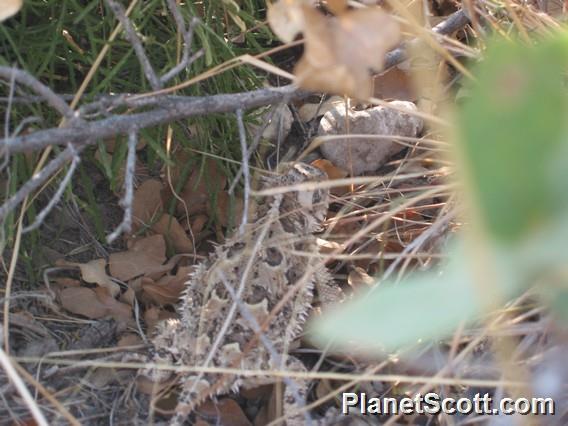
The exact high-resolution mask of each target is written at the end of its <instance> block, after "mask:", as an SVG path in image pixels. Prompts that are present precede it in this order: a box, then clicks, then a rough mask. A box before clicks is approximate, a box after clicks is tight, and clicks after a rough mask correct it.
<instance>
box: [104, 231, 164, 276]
mask: <svg viewBox="0 0 568 426" xmlns="http://www.w3.org/2000/svg"><path fill="white" fill-rule="evenodd" d="M165 260H166V242H165V240H164V237H163V236H162V235H152V236H150V237H145V238H140V239H136V240H134V241H133V242H132V244H131V247H130V248H129V250H128V251H122V252H119V253H112V254H111V255H110V257H109V259H108V263H109V268H110V273H111V275H112V276H113V277H115V278H118V279H119V280H122V281H128V280H130V279H132V278H134V277H137V276H141V275H145V274H146V273H149V272H151V271H154V270H155V269H156V268H158V267H161V266H163V263H164V262H165Z"/></svg>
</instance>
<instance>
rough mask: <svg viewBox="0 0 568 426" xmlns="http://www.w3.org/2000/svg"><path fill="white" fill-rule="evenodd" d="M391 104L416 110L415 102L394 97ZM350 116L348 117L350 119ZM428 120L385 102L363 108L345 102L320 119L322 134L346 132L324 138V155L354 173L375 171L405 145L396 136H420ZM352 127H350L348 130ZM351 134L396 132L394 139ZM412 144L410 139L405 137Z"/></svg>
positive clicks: (391, 133)
mask: <svg viewBox="0 0 568 426" xmlns="http://www.w3.org/2000/svg"><path fill="white" fill-rule="evenodd" d="M389 104H391V105H393V106H396V107H397V108H405V109H408V110H409V111H416V110H417V108H416V105H414V104H413V103H412V102H406V101H393V102H389ZM346 116H347V120H346ZM423 127H424V121H423V120H422V119H421V118H419V117H417V116H415V115H410V114H406V113H403V112H400V111H398V110H395V109H392V108H388V107H385V106H376V107H373V108H369V109H366V110H363V111H353V110H349V114H347V113H346V109H345V104H341V105H336V106H335V107H334V108H333V109H332V110H330V111H328V112H326V113H325V114H324V116H323V118H322V119H321V121H320V125H319V130H318V135H319V136H331V135H345V137H342V138H339V139H333V140H330V141H327V142H324V143H323V144H322V146H321V151H322V153H323V156H324V157H325V158H327V159H328V160H329V161H331V162H332V163H333V164H335V165H336V166H337V167H340V168H342V169H344V170H347V171H349V172H353V175H354V176H359V175H362V174H363V173H366V172H374V171H376V170H378V169H379V168H380V167H381V166H382V165H384V164H385V163H386V162H387V161H388V160H389V159H390V158H391V157H392V156H393V155H395V154H397V153H398V152H400V151H402V150H403V149H404V148H405V146H404V145H403V144H400V143H397V142H396V141H395V139H396V136H404V137H417V136H418V135H419V134H420V132H421V131H422V128H423ZM347 129H348V130H347ZM347 133H349V134H351V135H392V136H393V138H392V139H390V138H389V139H383V138H380V139H379V138H373V137H369V138H365V137H363V138H362V137H352V138H350V137H348V136H347ZM405 143H406V144H408V143H409V142H408V141H405Z"/></svg>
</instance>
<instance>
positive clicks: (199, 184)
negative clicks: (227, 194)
mask: <svg viewBox="0 0 568 426" xmlns="http://www.w3.org/2000/svg"><path fill="white" fill-rule="evenodd" d="M178 157H179V158H176V165H175V166H174V167H172V170H171V175H172V184H173V187H174V188H177V187H178V184H179V183H180V182H179V179H181V173H182V170H183V165H184V163H185V162H186V161H187V158H188V155H187V154H183V152H182V153H180V154H179V156H178ZM226 184H227V178H226V177H225V176H223V175H222V173H220V171H219V169H218V167H217V164H216V163H215V161H213V160H207V162H206V165H205V167H204V168H203V170H202V169H201V167H200V166H199V165H197V166H196V167H195V168H194V169H193V170H192V171H191V173H190V175H189V177H188V178H187V181H185V182H184V183H183V188H182V190H181V191H180V193H179V194H178V195H179V197H180V198H181V199H182V200H183V202H181V201H179V200H178V201H177V204H176V215H181V216H178V217H186V214H187V215H189V216H193V215H195V214H199V213H206V212H207V208H208V207H207V206H208V203H209V201H210V199H211V194H214V193H217V192H219V191H221V190H222V189H223V188H224V187H225V185H226ZM163 192H164V194H163V198H164V200H165V201H164V202H165V204H166V205H167V202H169V200H170V199H171V197H173V195H172V194H171V188H169V186H168V187H166V188H165V190H164V191H163Z"/></svg>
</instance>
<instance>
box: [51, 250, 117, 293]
mask: <svg viewBox="0 0 568 426" xmlns="http://www.w3.org/2000/svg"><path fill="white" fill-rule="evenodd" d="M57 265H58V266H76V267H78V268H79V269H80V270H81V277H82V278H83V281H85V282H87V283H90V284H97V285H99V286H101V287H104V288H106V289H108V291H109V292H110V294H111V295H112V296H113V297H114V296H116V295H117V294H118V293H119V292H120V286H119V285H118V284H117V283H115V282H113V281H112V279H111V277H109V276H108V275H107V273H106V270H105V267H106V261H105V260H104V259H95V260H91V261H90V262H87V263H75V262H67V261H65V260H63V259H62V260H61V261H58V262H57Z"/></svg>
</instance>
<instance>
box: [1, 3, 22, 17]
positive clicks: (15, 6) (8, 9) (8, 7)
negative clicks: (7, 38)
mask: <svg viewBox="0 0 568 426" xmlns="http://www.w3.org/2000/svg"><path fill="white" fill-rule="evenodd" d="M22 4H23V0H2V1H0V22H2V21H4V20H6V19H8V18H9V17H10V16H13V15H15V14H16V13H18V12H19V10H20V9H21V8H22Z"/></svg>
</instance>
